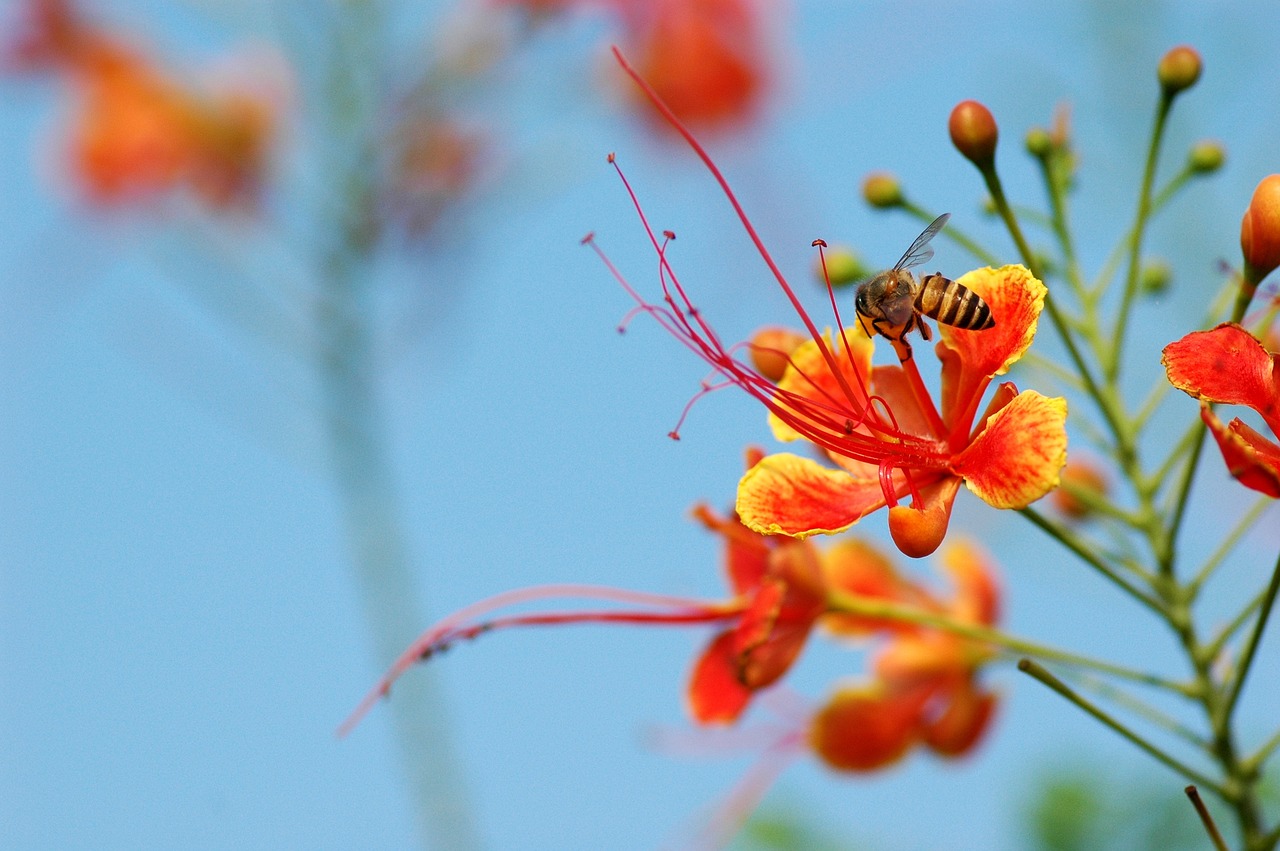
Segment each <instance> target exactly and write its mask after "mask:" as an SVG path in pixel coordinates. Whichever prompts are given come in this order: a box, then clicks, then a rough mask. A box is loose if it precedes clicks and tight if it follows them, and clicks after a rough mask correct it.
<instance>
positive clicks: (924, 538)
mask: <svg viewBox="0 0 1280 851" xmlns="http://www.w3.org/2000/svg"><path fill="white" fill-rule="evenodd" d="M959 282H960V283H962V284H963V285H965V286H967V287H968V288H970V289H971V290H973V291H974V292H976V293H978V294H979V295H980V296H981V297H982V298H983V299H984V300H985V301H986V302H987V304H988V305H990V307H991V310H992V315H993V316H994V317H995V320H996V325H995V327H994V328H990V329H987V330H985V331H965V330H959V329H955V328H950V327H948V326H946V325H942V326H940V327H939V330H940V332H941V335H942V342H941V343H939V344H938V354H939V358H940V359H941V361H942V383H941V388H942V393H941V399H942V405H941V407H940V408H935V407H934V403H933V400H932V399H931V398H930V396H929V394H928V392H927V391H926V390H925V389H924V386H923V383H922V382H920V380H919V377H918V373H916V372H915V369H916V367H915V363H914V361H907V362H906V363H905V364H903V365H901V366H876V367H873V366H872V365H871V348H872V341H871V340H870V339H868V338H867V336H866V334H865V333H864V332H863V331H862V329H861V328H860V327H856V328H851V329H846V330H845V332H844V333H843V335H842V336H841V340H840V345H832V344H830V343H828V342H827V341H826V340H824V339H820V338H814V339H813V340H811V341H809V342H807V343H805V344H804V345H802V346H801V347H800V348H798V349H796V350H795V351H794V352H792V354H791V364H790V366H789V368H788V370H787V373H786V374H785V375H784V376H783V378H782V380H781V381H779V382H778V384H777V387H776V392H775V393H774V394H773V399H772V400H771V401H772V402H773V403H774V404H773V405H772V407H771V410H770V417H769V419H770V424H771V426H772V427H773V432H774V436H775V437H777V438H778V439H780V440H784V441H790V440H797V439H801V438H803V439H805V440H808V441H809V442H811V443H814V444H816V445H817V446H819V447H821V448H822V449H823V450H825V454H826V455H827V457H828V458H830V459H831V461H832V462H833V463H834V464H835V465H836V466H835V467H834V468H833V467H828V466H826V465H823V464H820V463H818V462H816V461H814V460H812V459H809V458H805V457H802V456H799V455H794V454H790V453H781V454H777V455H772V456H770V457H768V458H765V459H764V460H763V461H762V462H761V463H760V464H758V465H756V466H755V467H754V468H752V469H751V470H750V471H748V473H747V475H746V476H744V477H743V479H742V482H741V483H740V484H739V487H738V513H739V514H740V515H741V516H742V519H743V522H744V523H746V524H747V525H748V526H750V527H752V528H753V529H757V530H758V531H761V532H764V533H768V534H784V535H792V536H796V537H804V536H807V535H811V534H814V533H832V532H839V531H841V530H843V529H847V528H848V527H849V526H851V525H852V524H854V523H856V522H857V521H858V520H859V519H861V518H862V517H864V516H866V515H867V514H869V513H871V512H872V511H875V510H876V509H878V508H881V507H883V506H885V505H890V506H893V507H892V508H891V511H890V520H889V524H890V530H891V531H892V532H893V535H894V540H895V542H896V543H897V544H898V546H899V548H900V549H902V551H903V552H905V553H906V554H908V555H912V556H921V555H927V554H928V553H930V552H933V550H934V549H936V548H937V546H938V544H939V543H941V541H942V537H943V536H944V535H945V533H946V528H947V521H948V519H949V517H950V513H951V506H952V503H953V501H954V499H955V495H956V492H957V491H958V489H959V486H960V483H961V482H963V483H964V484H965V485H966V486H967V487H968V488H969V489H970V490H971V491H973V492H974V493H975V494H977V495H978V496H979V497H980V498H982V499H983V500H984V501H985V502H987V503H988V504H990V505H992V506H995V507H997V508H1022V507H1025V506H1027V505H1029V504H1030V503H1032V502H1034V501H1035V500H1037V499H1039V498H1040V497H1042V496H1044V495H1045V494H1046V493H1048V492H1049V491H1050V490H1051V489H1052V488H1053V487H1054V486H1056V485H1057V483H1058V474H1059V471H1060V470H1061V469H1062V465H1063V463H1064V462H1065V460H1066V443H1067V438H1066V430H1065V420H1066V401H1065V400H1063V399H1050V398H1046V397H1044V396H1041V395H1040V394H1039V393H1036V392H1035V391H1033V390H1026V391H1023V392H1021V393H1019V392H1018V391H1017V388H1016V387H1015V386H1014V385H1013V384H1012V383H1008V382H1006V383H1003V384H1001V385H1000V386H999V387H998V388H997V389H996V392H995V394H994V396H993V397H992V399H991V401H990V403H989V404H988V405H987V408H986V410H985V412H984V413H983V414H982V416H981V417H978V416H977V414H978V408H979V405H980V404H981V401H982V398H983V396H984V394H985V392H986V390H987V387H988V386H989V385H990V383H991V381H992V379H993V378H994V377H995V376H997V375H1000V374H1003V373H1004V372H1006V371H1007V370H1008V369H1009V367H1010V366H1011V365H1012V364H1013V363H1014V362H1015V361H1017V360H1018V359H1019V358H1020V357H1021V356H1022V354H1023V353H1024V352H1025V351H1026V349H1027V347H1028V346H1029V345H1030V344H1031V340H1032V338H1033V336H1034V334H1035V329H1036V322H1037V319H1038V317H1039V314H1040V310H1041V307H1042V306H1043V303H1044V296H1045V288H1044V285H1043V284H1041V283H1040V282H1039V281H1038V280H1037V279H1035V278H1034V277H1032V275H1031V274H1030V273H1029V272H1028V271H1027V270H1026V269H1024V268H1023V267H1021V266H1005V267H1002V268H1000V269H990V268H987V269H979V270H977V271H975V272H970V273H969V274H967V275H965V276H963V277H962V278H960V280H959ZM975 420H976V424H975ZM907 494H911V495H912V496H913V499H914V501H915V506H914V507H913V508H906V507H904V506H898V505H897V500H898V498H900V497H903V496H905V495H907Z"/></svg>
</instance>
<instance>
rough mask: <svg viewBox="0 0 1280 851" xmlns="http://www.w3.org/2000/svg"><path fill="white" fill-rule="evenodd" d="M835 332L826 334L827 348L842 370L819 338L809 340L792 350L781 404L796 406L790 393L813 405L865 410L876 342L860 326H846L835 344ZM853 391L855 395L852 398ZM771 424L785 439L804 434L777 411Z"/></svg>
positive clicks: (779, 394)
mask: <svg viewBox="0 0 1280 851" xmlns="http://www.w3.org/2000/svg"><path fill="white" fill-rule="evenodd" d="M831 336H832V335H831V333H830V332H827V333H826V334H825V335H824V338H825V340H826V349H827V352H828V353H829V354H830V355H831V358H832V360H834V361H835V363H836V366H837V367H838V368H839V372H838V373H837V372H836V371H834V370H832V368H831V363H830V362H829V361H828V360H827V358H826V356H825V355H824V354H823V352H822V349H821V348H819V347H818V343H817V342H816V341H815V340H806V341H805V342H804V343H802V344H801V345H800V346H798V347H797V348H796V349H795V350H794V351H792V352H791V362H790V363H789V364H788V365H787V369H786V372H785V373H784V374H783V376H782V380H781V381H779V382H778V392H777V394H776V397H775V398H777V400H778V404H780V405H782V406H783V407H793V406H789V405H787V402H786V400H787V397H788V396H794V397H799V398H801V399H805V400H808V402H809V406H810V407H813V406H817V407H819V408H825V409H828V410H831V411H848V410H861V409H863V408H864V407H865V403H866V398H867V388H868V387H869V386H870V383H871V382H870V375H871V353H872V351H873V349H874V346H873V344H872V342H871V340H870V338H868V337H867V334H866V332H865V331H863V330H862V328H860V327H857V326H854V327H850V328H846V329H845V332H844V335H843V338H842V340H841V341H840V343H839V345H832V342H831ZM846 344H847V348H846ZM837 376H839V377H837ZM841 379H843V384H842V383H841ZM850 393H852V394H853V397H854V398H853V399H852V400H851V399H850V398H849V394H850ZM769 427H770V428H771V429H772V430H773V435H774V437H776V438H777V439H778V440H781V441H791V440H799V439H801V438H802V437H803V435H801V434H800V433H799V432H798V431H796V430H795V429H794V428H792V427H791V426H790V425H788V424H787V423H785V422H783V420H782V419H781V418H780V417H778V415H777V414H775V413H773V412H770V413H769Z"/></svg>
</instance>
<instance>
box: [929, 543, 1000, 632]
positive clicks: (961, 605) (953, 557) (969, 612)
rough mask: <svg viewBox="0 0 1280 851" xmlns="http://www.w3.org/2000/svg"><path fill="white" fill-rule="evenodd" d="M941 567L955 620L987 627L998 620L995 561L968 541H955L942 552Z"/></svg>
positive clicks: (997, 578) (998, 596)
mask: <svg viewBox="0 0 1280 851" xmlns="http://www.w3.org/2000/svg"><path fill="white" fill-rule="evenodd" d="M941 558H942V567H943V569H944V570H946V572H947V573H948V574H949V575H950V577H951V582H952V584H953V585H954V586H955V596H954V597H952V599H951V603H950V605H949V606H948V611H950V613H951V616H952V617H953V618H955V619H956V620H960V621H965V622H968V623H973V624H978V625H981V626H991V625H992V624H994V623H995V622H996V621H997V620H999V619H1000V579H999V576H998V575H997V573H996V567H995V562H994V561H993V560H992V559H991V557H990V556H989V555H988V554H987V553H986V552H985V551H984V550H983V549H982V548H981V547H979V546H978V545H977V544H975V543H974V542H972V541H966V540H958V541H954V542H952V543H951V544H949V545H948V546H947V547H946V549H944V550H943V551H942V555H941Z"/></svg>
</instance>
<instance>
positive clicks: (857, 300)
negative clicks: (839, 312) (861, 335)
mask: <svg viewBox="0 0 1280 851" xmlns="http://www.w3.org/2000/svg"><path fill="white" fill-rule="evenodd" d="M853 309H854V310H856V311H858V315H860V316H868V315H869V311H870V310H871V304H870V302H869V301H868V300H867V285H866V284H863V285H862V286H860V287H858V294H857V296H855V297H854V299H853Z"/></svg>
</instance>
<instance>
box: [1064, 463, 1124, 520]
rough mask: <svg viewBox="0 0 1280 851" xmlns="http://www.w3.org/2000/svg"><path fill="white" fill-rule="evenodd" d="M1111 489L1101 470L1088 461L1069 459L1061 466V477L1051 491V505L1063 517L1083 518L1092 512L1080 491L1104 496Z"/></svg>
mask: <svg viewBox="0 0 1280 851" xmlns="http://www.w3.org/2000/svg"><path fill="white" fill-rule="evenodd" d="M1110 489H1111V483H1110V482H1109V481H1108V480H1107V476H1106V474H1105V473H1103V472H1102V470H1100V469H1098V467H1097V466H1096V465H1095V464H1092V463H1090V462H1088V461H1069V462H1068V463H1067V466H1065V467H1063V468H1062V479H1061V481H1060V483H1059V487H1058V489H1057V490H1055V491H1054V492H1053V496H1052V499H1053V505H1054V507H1055V508H1057V509H1058V511H1060V512H1062V514H1063V515H1064V516H1065V517H1068V518H1070V519H1071V520H1083V519H1084V518H1086V517H1088V516H1089V514H1090V513H1092V509H1091V508H1090V507H1089V503H1088V501H1087V500H1086V499H1083V498H1081V494H1082V493H1089V494H1096V495H1098V496H1105V495H1106V494H1107V492H1108V491H1109V490H1110Z"/></svg>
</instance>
